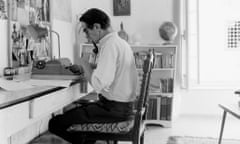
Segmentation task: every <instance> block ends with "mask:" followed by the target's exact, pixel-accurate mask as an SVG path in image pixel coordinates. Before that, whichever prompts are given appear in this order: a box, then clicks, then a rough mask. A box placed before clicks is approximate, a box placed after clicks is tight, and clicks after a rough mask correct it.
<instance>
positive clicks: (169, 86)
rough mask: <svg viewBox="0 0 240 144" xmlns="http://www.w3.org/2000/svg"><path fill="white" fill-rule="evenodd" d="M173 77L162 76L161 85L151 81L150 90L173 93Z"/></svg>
mask: <svg viewBox="0 0 240 144" xmlns="http://www.w3.org/2000/svg"><path fill="white" fill-rule="evenodd" d="M173 86H174V85H173V78H160V80H159V85H154V84H151V83H150V86H149V91H150V92H160V93H172V92H173Z"/></svg>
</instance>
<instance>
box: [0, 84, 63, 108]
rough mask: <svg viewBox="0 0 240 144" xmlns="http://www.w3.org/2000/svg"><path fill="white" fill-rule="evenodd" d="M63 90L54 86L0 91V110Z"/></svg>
mask: <svg viewBox="0 0 240 144" xmlns="http://www.w3.org/2000/svg"><path fill="white" fill-rule="evenodd" d="M63 88H64V87H56V86H37V87H33V88H29V89H24V90H17V91H4V90H0V109H3V108H7V107H10V106H12V105H15V104H19V103H22V102H25V101H28V100H31V99H34V98H37V97H40V96H43V95H45V94H48V93H51V92H55V91H57V90H60V89H63Z"/></svg>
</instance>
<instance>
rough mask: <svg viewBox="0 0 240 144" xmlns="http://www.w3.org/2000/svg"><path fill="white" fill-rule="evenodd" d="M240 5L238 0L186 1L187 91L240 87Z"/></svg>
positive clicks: (185, 65)
mask: <svg viewBox="0 0 240 144" xmlns="http://www.w3.org/2000/svg"><path fill="white" fill-rule="evenodd" d="M239 5H240V1H239V0H183V6H182V8H183V9H185V10H186V12H185V13H184V12H183V19H182V20H183V22H185V25H183V27H184V28H186V37H187V38H186V47H185V54H186V57H182V58H183V59H185V61H186V63H183V70H182V71H184V68H185V72H183V77H185V76H184V74H186V79H187V80H186V85H187V87H188V88H200V87H201V88H236V87H237V86H239V85H240V9H239V8H238V6H239ZM184 7H185V8H184ZM183 62H184V60H183ZM205 86H206V87H205ZM238 88H239V87H238Z"/></svg>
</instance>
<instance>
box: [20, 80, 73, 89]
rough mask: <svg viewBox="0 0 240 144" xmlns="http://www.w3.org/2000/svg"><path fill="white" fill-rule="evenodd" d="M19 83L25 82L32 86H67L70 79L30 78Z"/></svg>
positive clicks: (70, 81)
mask: <svg viewBox="0 0 240 144" xmlns="http://www.w3.org/2000/svg"><path fill="white" fill-rule="evenodd" d="M20 83H25V84H27V85H32V86H62V87H69V86H70V84H71V83H72V80H39V79H30V80H27V81H22V82H20Z"/></svg>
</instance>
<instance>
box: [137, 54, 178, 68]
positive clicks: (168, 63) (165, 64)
mask: <svg viewBox="0 0 240 144" xmlns="http://www.w3.org/2000/svg"><path fill="white" fill-rule="evenodd" d="M146 56H147V53H146V51H139V52H134V57H135V63H136V66H137V68H142V67H143V62H144V59H146ZM154 68H174V54H170V53H160V52H157V53H155V64H154Z"/></svg>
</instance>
